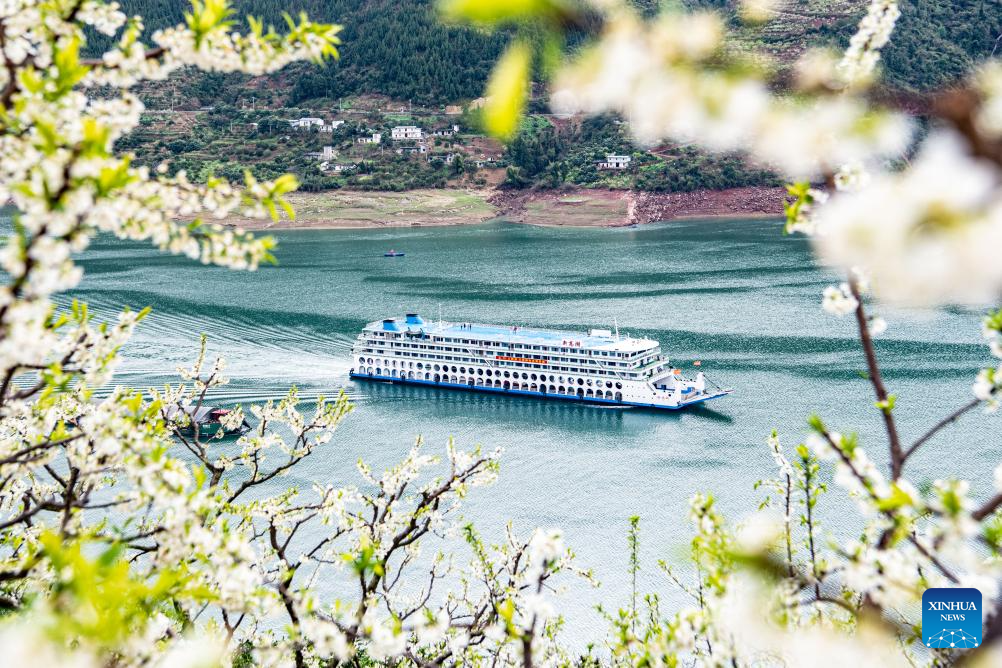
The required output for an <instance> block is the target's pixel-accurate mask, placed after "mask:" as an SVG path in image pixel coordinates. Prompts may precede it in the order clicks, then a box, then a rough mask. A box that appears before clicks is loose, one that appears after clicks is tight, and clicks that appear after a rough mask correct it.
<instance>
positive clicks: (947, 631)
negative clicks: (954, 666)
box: [922, 588, 982, 649]
mask: <svg viewBox="0 0 1002 668" xmlns="http://www.w3.org/2000/svg"><path fill="white" fill-rule="evenodd" d="M981 611H982V610H981V592H980V591H978V590H977V589H946V588H942V589H940V588H933V589H926V590H925V593H924V594H922V641H923V642H924V643H925V646H926V647H932V648H937V649H971V648H973V647H977V646H979V645H980V644H981V627H982V622H981Z"/></svg>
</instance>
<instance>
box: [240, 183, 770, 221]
mask: <svg viewBox="0 0 1002 668" xmlns="http://www.w3.org/2000/svg"><path fill="white" fill-rule="evenodd" d="M784 195H785V191H784V190H783V189H782V188H734V189H730V190H719V191H694V192H687V193H647V192H632V191H616V190H589V189H584V188H574V189H561V190H538V191H534V190H529V191H518V190H500V189H483V190H462V189H442V190H431V189H429V190H413V191H405V192H368V191H346V190H339V191H332V192H323V193H293V194H292V196H291V197H290V202H291V203H292V205H293V207H294V208H295V209H296V213H297V216H296V220H294V221H293V220H288V219H283V220H280V221H278V222H272V221H270V220H259V219H250V218H243V217H240V218H236V217H231V218H227V219H224V220H223V221H220V222H221V223H222V224H224V225H228V226H233V227H240V228H242V229H246V230H339V229H343V230H350V229H393V228H413V227H449V226H454V225H474V224H478V223H482V222H486V221H488V220H494V219H498V218H503V219H505V220H507V221H510V222H513V223H522V224H526V225H538V226H543V227H627V226H635V225H644V224H647V223H654V222H667V221H672V220H694V219H714V220H717V219H735V218H740V219H744V218H757V219H761V218H775V217H777V216H781V215H782V212H783V206H782V203H783V197H784Z"/></svg>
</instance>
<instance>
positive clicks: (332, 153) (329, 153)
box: [306, 146, 337, 160]
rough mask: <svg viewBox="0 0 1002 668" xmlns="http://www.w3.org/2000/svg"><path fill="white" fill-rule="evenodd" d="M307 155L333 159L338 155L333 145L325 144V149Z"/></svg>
mask: <svg viewBox="0 0 1002 668" xmlns="http://www.w3.org/2000/svg"><path fill="white" fill-rule="evenodd" d="M306 157H307V158H316V159H318V160H333V159H334V158H336V157H337V151H336V150H334V147H333V146H324V150H322V151H313V152H311V153H307V154H306Z"/></svg>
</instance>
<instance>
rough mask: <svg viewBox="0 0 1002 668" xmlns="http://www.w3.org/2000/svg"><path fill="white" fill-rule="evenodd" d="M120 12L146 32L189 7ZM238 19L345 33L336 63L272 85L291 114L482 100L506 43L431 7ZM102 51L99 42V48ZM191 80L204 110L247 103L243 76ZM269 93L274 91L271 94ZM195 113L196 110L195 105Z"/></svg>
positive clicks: (251, 1) (296, 6)
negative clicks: (303, 22) (331, 107)
mask: <svg viewBox="0 0 1002 668" xmlns="http://www.w3.org/2000/svg"><path fill="white" fill-rule="evenodd" d="M119 1H120V3H121V5H122V8H123V11H125V12H126V13H129V14H139V15H140V16H142V17H143V18H144V19H145V25H146V28H147V31H150V32H152V31H153V30H155V29H157V28H161V27H165V26H168V25H173V24H176V23H179V22H181V21H182V20H183V16H184V11H185V9H186V8H187V7H188V6H189V2H187V0H157V1H156V2H153V1H151V0H119ZM233 5H234V7H235V8H236V9H237V15H238V16H239V17H243V16H246V15H248V14H250V15H254V16H259V17H261V18H263V19H264V20H265V22H266V23H270V24H272V25H275V26H283V25H284V21H283V19H282V13H283V12H289V13H291V14H293V15H295V14H297V13H299V12H300V11H304V12H306V13H307V14H308V15H309V17H310V18H311V19H313V20H316V21H327V22H333V23H339V24H341V25H343V26H344V30H343V32H342V33H341V38H342V40H343V42H344V44H343V46H342V48H341V59H340V61H339V62H336V63H332V64H330V65H326V66H315V65H299V66H296V67H294V68H290V69H289V70H286V71H285V72H283V73H282V74H281V75H280V76H276V77H275V81H277V82H278V83H279V85H280V88H281V89H282V92H283V96H281V97H279V96H276V97H275V99H274V100H273V102H275V103H282V104H284V105H288V106H293V105H296V104H299V103H300V102H302V101H304V100H309V99H318V98H329V99H337V98H340V97H345V96H352V95H359V94H362V93H379V94H383V95H387V96H389V97H392V98H395V99H398V100H409V101H413V102H415V103H420V104H444V103H447V102H451V101H453V100H459V99H470V98H475V97H478V96H479V95H480V94H481V92H482V90H483V85H484V81H485V80H486V78H487V75H488V74H489V72H490V70H491V67H492V66H493V64H494V61H495V60H496V59H497V57H498V55H499V54H500V53H501V50H502V48H503V47H504V44H505V40H506V38H505V37H504V36H503V35H498V34H495V35H491V34H487V33H484V32H480V31H475V30H471V29H468V28H459V27H447V26H443V25H442V24H441V23H440V22H439V21H438V20H437V17H436V15H435V11H434V3H433V2H432V1H431V0H288V1H286V0H234V1H233ZM99 46H100V41H98V43H97V44H95V47H99ZM193 78H195V79H197V81H193V82H192V83H194V84H195V85H194V87H193V88H192V89H191V91H192V95H193V97H197V98H198V99H197V102H199V103H201V104H211V103H213V102H219V101H226V102H229V103H236V102H237V101H238V100H241V99H243V98H244V97H245V95H244V91H243V86H242V83H243V82H244V80H245V78H244V77H240V76H229V77H222V76H201V75H196V76H194V77H193ZM268 88H269V89H272V88H273V87H272V86H269V87H268ZM196 106H197V105H196Z"/></svg>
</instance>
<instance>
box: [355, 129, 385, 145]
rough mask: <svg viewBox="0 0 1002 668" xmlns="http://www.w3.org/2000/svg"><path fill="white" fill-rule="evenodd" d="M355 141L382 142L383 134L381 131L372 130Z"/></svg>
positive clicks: (362, 142)
mask: <svg viewBox="0 0 1002 668" xmlns="http://www.w3.org/2000/svg"><path fill="white" fill-rule="evenodd" d="M355 141H357V142H358V143H359V144H382V143H383V134H382V133H381V132H373V133H372V134H371V135H369V136H368V137H359V138H358V139H356V140H355Z"/></svg>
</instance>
